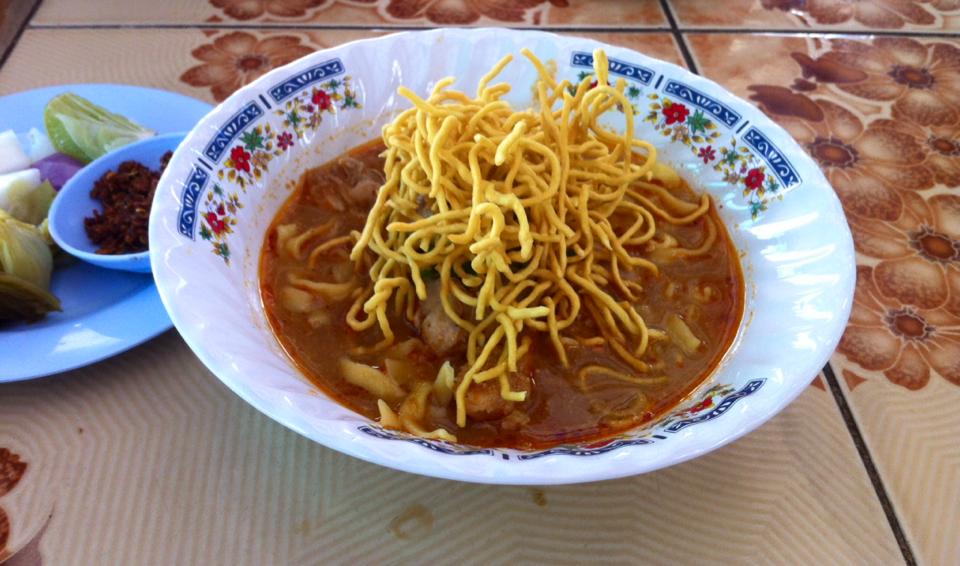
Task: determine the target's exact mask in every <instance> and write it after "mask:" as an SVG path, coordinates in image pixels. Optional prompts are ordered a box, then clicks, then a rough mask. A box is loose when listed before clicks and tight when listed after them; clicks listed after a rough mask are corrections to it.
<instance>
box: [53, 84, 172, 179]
mask: <svg viewBox="0 0 960 566" xmlns="http://www.w3.org/2000/svg"><path fill="white" fill-rule="evenodd" d="M43 123H44V125H45V126H46V128H47V135H48V136H49V137H50V141H51V142H52V143H53V147H54V148H56V150H57V151H59V152H60V153H65V154H67V155H69V156H70V157H73V158H76V159H79V160H80V161H82V162H84V163H89V162H91V161H93V160H94V159H96V158H98V157H100V156H101V155H103V154H105V153H107V152H108V151H111V150H114V149H116V148H118V147H122V146H125V145H127V144H128V143H131V142H135V141H137V140H140V139H143V138H148V137H150V136H153V135H154V134H155V133H156V132H154V131H153V130H149V129H147V128H144V127H143V126H141V125H139V124H137V123H136V122H133V121H131V120H129V119H128V118H124V117H123V116H121V115H119V114H114V113H113V112H110V111H109V110H107V109H106V108H103V107H101V106H97V105H96V104H94V103H92V102H90V101H89V100H87V99H85V98H82V97H79V96H77V95H75V94H73V93H69V92H68V93H65V94H61V95H59V96H57V97H55V98H53V99H52V100H50V102H48V103H47V107H46V108H45V109H44V111H43Z"/></svg>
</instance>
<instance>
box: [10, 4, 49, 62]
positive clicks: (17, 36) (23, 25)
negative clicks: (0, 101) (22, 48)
mask: <svg viewBox="0 0 960 566" xmlns="http://www.w3.org/2000/svg"><path fill="white" fill-rule="evenodd" d="M40 2H41V0H34V2H33V6H32V7H31V8H30V12H29V13H28V14H27V17H26V18H24V19H23V21H22V22H20V28H19V29H18V30H17V33H15V34H14V35H13V40H12V41H11V42H10V45H8V46H7V49H6V50H5V51H4V52H3V55H0V69H2V68H3V65H4V63H6V62H7V58H8V57H10V54H11V53H13V49H14V48H15V47H16V46H17V43H19V42H20V36H22V35H23V32H24V30H26V29H27V28H28V27H29V26H30V20H32V19H33V16H34V15H36V13H37V10H38V9H40Z"/></svg>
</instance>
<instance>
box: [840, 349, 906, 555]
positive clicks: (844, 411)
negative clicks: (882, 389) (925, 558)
mask: <svg viewBox="0 0 960 566" xmlns="http://www.w3.org/2000/svg"><path fill="white" fill-rule="evenodd" d="M823 375H824V377H825V378H826V381H827V384H828V385H829V386H830V393H832V394H833V400H834V402H836V404H837V408H838V409H840V415H841V416H842V417H843V422H844V423H845V424H846V425H847V431H848V432H849V433H850V437H851V439H852V440H853V444H854V446H856V448H857V452H858V453H859V455H860V459H861V461H862V462H863V467H864V468H865V469H866V472H867V476H868V477H869V478H870V483H871V484H873V489H874V491H876V494H877V499H879V500H880V506H881V507H882V508H883V512H884V514H886V516H887V521H888V522H889V523H890V528H891V529H892V530H893V536H894V538H896V539H897V544H898V545H899V546H900V552H901V553H902V554H903V559H904V561H905V562H906V564H908V565H909V566H916V564H917V559H916V557H915V556H914V554H913V549H912V548H911V547H910V543H909V542H908V541H907V535H906V533H905V532H904V530H903V527H902V526H901V524H900V519H899V518H898V517H897V512H896V509H895V508H894V507H893V503H892V502H891V501H890V496H889V495H888V494H887V488H886V487H885V486H884V485H883V480H882V479H881V478H880V473H879V471H878V470H877V466H876V464H875V463H874V462H873V456H871V455H870V450H869V449H868V448H867V444H866V442H865V441H864V440H863V434H862V433H861V432H860V427H859V425H857V421H856V419H854V417H853V411H851V410H850V405H848V404H847V399H846V397H844V395H843V391H842V389H841V388H840V383H839V382H838V381H837V376H836V374H835V373H833V367H832V366H831V365H830V364H829V363H827V365H826V366H825V367H824V368H823Z"/></svg>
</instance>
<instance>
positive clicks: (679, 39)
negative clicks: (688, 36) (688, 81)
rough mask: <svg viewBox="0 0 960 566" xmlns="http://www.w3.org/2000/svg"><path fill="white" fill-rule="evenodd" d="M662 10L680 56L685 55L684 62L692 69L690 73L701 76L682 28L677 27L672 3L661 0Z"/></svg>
mask: <svg viewBox="0 0 960 566" xmlns="http://www.w3.org/2000/svg"><path fill="white" fill-rule="evenodd" d="M660 9H661V10H663V15H664V17H666V18H667V21H668V22H670V31H671V32H672V33H673V40H674V42H676V44H677V49H679V50H680V54H681V55H683V61H684V62H685V63H686V64H687V68H688V69H690V72H692V73H696V74H698V75H699V74H700V71H698V70H697V63H696V61H694V60H693V55H692V54H691V53H690V49H688V48H687V42H686V41H685V40H684V39H683V34H682V33H681V32H680V28H679V27H677V18H676V17H675V16H674V14H673V9H672V8H671V7H670V2H669V1H668V0H660Z"/></svg>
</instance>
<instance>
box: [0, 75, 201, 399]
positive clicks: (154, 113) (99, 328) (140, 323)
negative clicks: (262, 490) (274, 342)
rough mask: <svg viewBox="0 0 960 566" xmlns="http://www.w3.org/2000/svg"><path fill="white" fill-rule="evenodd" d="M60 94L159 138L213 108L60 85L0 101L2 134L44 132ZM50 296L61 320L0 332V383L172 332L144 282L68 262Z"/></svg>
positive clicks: (138, 91) (161, 94) (162, 96)
mask: <svg viewBox="0 0 960 566" xmlns="http://www.w3.org/2000/svg"><path fill="white" fill-rule="evenodd" d="M62 92H73V93H76V94H78V95H80V96H82V97H84V98H87V99H89V100H91V101H92V102H94V103H96V104H99V105H101V106H103V107H105V108H107V109H109V110H111V111H113V112H117V113H119V114H122V115H124V116H127V117H129V118H131V119H132V120H134V121H136V122H137V123H139V124H141V125H143V126H146V127H148V128H151V129H153V130H156V131H157V132H158V133H161V134H163V133H169V132H182V131H188V130H190V129H192V128H193V127H194V126H195V125H196V123H197V122H198V121H199V120H200V118H202V117H203V116H204V115H206V114H207V112H209V111H210V109H211V108H212V106H211V105H209V104H207V103H205V102H201V101H199V100H195V99H193V98H190V97H187V96H183V95H180V94H174V93H172V92H166V91H162V90H156V89H151V88H142V87H135V86H127V85H112V84H84V85H64V86H57V87H50V88H41V89H37V90H31V91H27V92H21V93H17V94H12V95H10V96H4V97H0V131H2V130H7V129H13V130H14V131H16V132H25V131H27V130H29V129H30V128H39V129H41V130H42V129H43V108H44V106H46V104H47V101H49V100H50V99H51V98H53V97H54V96H56V95H58V94H60V93H62ZM51 291H52V292H53V294H54V295H56V296H57V297H58V298H59V299H60V302H61V304H62V307H63V312H59V313H51V314H50V315H48V316H47V317H46V318H44V319H43V320H41V321H40V322H36V323H33V324H14V325H0V383H3V382H7V381H18V380H22V379H30V378H34V377H41V376H44V375H50V374H53V373H59V372H62V371H66V370H70V369H75V368H78V367H82V366H85V365H89V364H92V363H94V362H98V361H100V360H103V359H105V358H109V357H110V356H114V355H116V354H119V353H120V352H123V351H125V350H128V349H130V348H132V347H134V346H136V345H138V344H141V343H142V342H145V341H147V340H149V339H150V338H153V337H154V336H156V335H158V334H160V333H161V332H163V331H165V330H167V329H169V328H170V327H171V326H173V324H172V323H171V322H170V319H169V318H168V317H167V312H166V310H165V309H164V308H163V303H161V302H160V295H158V294H157V288H156V286H155V285H154V283H153V278H152V277H151V276H150V274H137V273H127V272H122V271H116V270H111V269H103V268H99V267H95V266H93V265H89V264H86V263H83V262H81V261H73V262H71V263H70V264H69V265H66V266H63V267H58V268H57V269H55V270H54V273H53V280H52V282H51Z"/></svg>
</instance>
